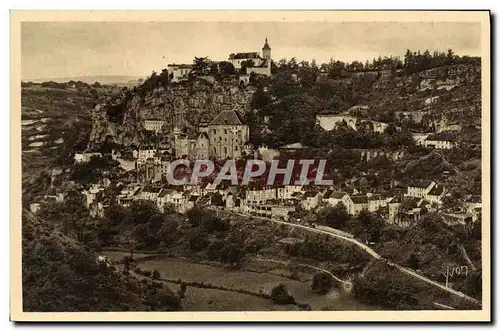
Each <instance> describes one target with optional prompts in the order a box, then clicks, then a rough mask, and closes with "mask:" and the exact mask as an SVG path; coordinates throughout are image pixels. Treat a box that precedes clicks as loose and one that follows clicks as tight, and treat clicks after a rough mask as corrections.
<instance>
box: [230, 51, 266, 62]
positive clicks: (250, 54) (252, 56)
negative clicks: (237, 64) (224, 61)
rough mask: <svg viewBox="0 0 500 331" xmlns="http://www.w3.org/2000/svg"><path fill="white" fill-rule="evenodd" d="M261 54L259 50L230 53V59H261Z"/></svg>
mask: <svg viewBox="0 0 500 331" xmlns="http://www.w3.org/2000/svg"><path fill="white" fill-rule="evenodd" d="M259 58H260V55H259V53H258V52H244V53H236V54H235V53H231V54H229V59H230V60H232V59H237V60H240V59H259Z"/></svg>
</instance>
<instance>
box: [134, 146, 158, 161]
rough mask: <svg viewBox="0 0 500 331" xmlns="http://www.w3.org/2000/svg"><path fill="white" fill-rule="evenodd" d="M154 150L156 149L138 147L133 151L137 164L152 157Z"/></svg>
mask: <svg viewBox="0 0 500 331" xmlns="http://www.w3.org/2000/svg"><path fill="white" fill-rule="evenodd" d="M156 152H157V151H156V149H139V150H138V151H134V157H135V158H137V164H143V163H146V160H147V159H149V158H151V159H153V158H154V156H155V154H156Z"/></svg>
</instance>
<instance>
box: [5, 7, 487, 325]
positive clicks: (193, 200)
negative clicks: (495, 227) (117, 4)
mask: <svg viewBox="0 0 500 331" xmlns="http://www.w3.org/2000/svg"><path fill="white" fill-rule="evenodd" d="M11 29H12V35H11V42H12V43H11V68H12V87H11V89H12V100H13V101H12V109H11V131H12V142H11V146H12V147H11V169H12V173H11V191H12V194H13V196H17V197H18V200H17V201H15V199H14V198H13V199H12V200H11V204H12V207H11V208H12V211H11V252H12V255H11V319H13V320H16V321H42V320H44V321H63V320H72V321H81V320H87V321H88V320H96V321H147V320H155V321H227V320H232V321H299V320H303V321H307V320H309V321H315V320H316V321H332V322H335V321H352V322H357V321H370V320H373V321H396V320H397V321H489V320H490V318H491V317H490V278H489V277H490V271H491V270H490V262H491V261H490V130H489V128H490V104H489V95H490V94H489V93H490V92H489V91H490V73H489V71H490V16H489V12H488V11H475V12H472V11H469V12H467V11H451V12H447V11H442V12H438V11H435V12H432V11H430V12H429V11H428V12H419V11H407V12H395V11H394V12H391V11H386V12H384V11H378V12H377V11H375V12H363V11H357V12H356V11H346V12H340V11H338V12H336V11H310V12H306V11H304V12H298V11H296V12H294V11H291V12H286V11H283V12H279V11H261V12H252V11H249V12H246V11H215V12H209V11H206V12H203V11H195V12H184V11H155V12H146V11H143V12H140V11H129V12H126V11H123V12H104V11H94V12H85V11H81V12H78V11H67V12H65V11H60V12H50V11H47V12H42V11H40V12H37V11H28V12H21V11H12V12H11ZM46 313H50V314H46ZM83 313H86V314H83ZM88 313H91V314H89V315H88ZM103 313H106V314H103ZM221 313H223V314H221Z"/></svg>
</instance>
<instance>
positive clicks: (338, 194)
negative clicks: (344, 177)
mask: <svg viewBox="0 0 500 331" xmlns="http://www.w3.org/2000/svg"><path fill="white" fill-rule="evenodd" d="M346 195H347V193H345V192H336V191H327V192H326V193H325V195H324V197H323V198H324V199H329V198H332V199H342V198H343V197H344V196H346Z"/></svg>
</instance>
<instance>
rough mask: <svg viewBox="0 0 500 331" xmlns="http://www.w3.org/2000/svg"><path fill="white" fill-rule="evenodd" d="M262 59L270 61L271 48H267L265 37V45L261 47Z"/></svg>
mask: <svg viewBox="0 0 500 331" xmlns="http://www.w3.org/2000/svg"><path fill="white" fill-rule="evenodd" d="M262 58H264V59H265V60H269V61H270V60H271V47H269V44H268V43H267V37H266V43H265V44H264V47H262Z"/></svg>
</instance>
